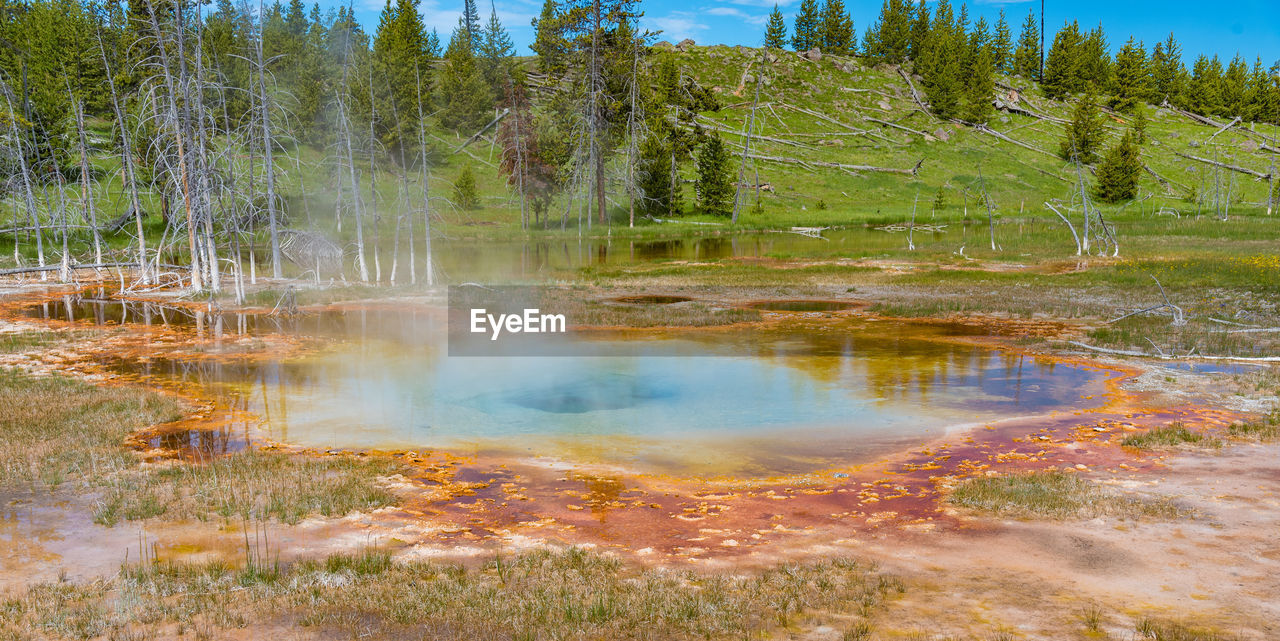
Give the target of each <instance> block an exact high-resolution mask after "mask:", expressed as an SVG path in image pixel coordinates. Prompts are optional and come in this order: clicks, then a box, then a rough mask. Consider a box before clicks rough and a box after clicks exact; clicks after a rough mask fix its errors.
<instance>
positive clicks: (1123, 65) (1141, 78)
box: [1111, 37, 1151, 112]
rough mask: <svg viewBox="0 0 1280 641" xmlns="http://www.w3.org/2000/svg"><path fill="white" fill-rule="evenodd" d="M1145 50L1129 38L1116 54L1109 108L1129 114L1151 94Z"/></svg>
mask: <svg viewBox="0 0 1280 641" xmlns="http://www.w3.org/2000/svg"><path fill="white" fill-rule="evenodd" d="M1150 79H1151V75H1150V73H1149V71H1148V67H1147V50H1146V48H1145V47H1143V46H1142V45H1141V44H1139V43H1138V42H1136V41H1134V39H1133V38H1132V37H1131V38H1129V41H1128V42H1126V43H1125V44H1124V47H1122V48H1121V49H1120V51H1119V52H1118V53H1117V54H1116V64H1115V74H1114V75H1113V76H1112V81H1111V107H1112V108H1113V109H1117V110H1119V111H1124V112H1131V111H1133V110H1134V109H1135V108H1136V107H1137V106H1138V104H1139V103H1141V102H1142V101H1143V100H1144V99H1145V98H1146V97H1147V96H1148V95H1150V93H1151V83H1150Z"/></svg>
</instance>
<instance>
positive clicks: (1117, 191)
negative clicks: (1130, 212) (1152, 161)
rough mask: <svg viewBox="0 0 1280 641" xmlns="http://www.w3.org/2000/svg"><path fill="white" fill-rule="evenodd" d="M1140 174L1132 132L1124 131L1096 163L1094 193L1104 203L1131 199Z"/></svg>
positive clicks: (1136, 187)
mask: <svg viewBox="0 0 1280 641" xmlns="http://www.w3.org/2000/svg"><path fill="white" fill-rule="evenodd" d="M1141 175H1142V158H1141V157H1140V156H1139V152H1138V143H1137V141H1136V140H1135V138H1134V135H1133V132H1125V134H1124V136H1123V137H1121V138H1120V142H1119V143H1117V144H1116V145H1115V146H1114V147H1112V148H1111V149H1110V150H1109V151H1107V155H1106V157H1105V158H1103V159H1102V163H1101V164H1099V165H1098V181H1097V183H1096V184H1095V185H1094V195H1095V196H1096V197H1097V198H1098V200H1101V201H1102V202H1106V203H1119V202H1124V201H1126V200H1132V199H1133V198H1134V197H1136V196H1137V195H1138V178H1139V177H1140V176H1141Z"/></svg>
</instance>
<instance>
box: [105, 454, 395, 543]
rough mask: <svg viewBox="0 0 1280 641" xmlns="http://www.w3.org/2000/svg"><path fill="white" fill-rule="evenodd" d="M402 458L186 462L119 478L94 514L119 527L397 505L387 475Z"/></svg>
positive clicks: (289, 517)
mask: <svg viewBox="0 0 1280 641" xmlns="http://www.w3.org/2000/svg"><path fill="white" fill-rule="evenodd" d="M399 470H400V466H399V464H398V463H396V462H394V461H391V460H388V459H384V458H379V457H368V458H365V457H356V456H345V455H339V456H328V457H323V458H316V457H311V456H301V455H291V454H285V453H280V452H263V451H260V450H249V451H246V452H243V453H240V454H236V455H233V456H228V457H225V458H216V459H213V460H211V461H208V462H205V463H182V464H177V465H174V466H171V467H167V468H164V469H161V470H157V471H151V472H145V473H138V474H132V475H128V476H125V477H122V478H120V479H118V480H116V481H115V482H113V483H112V484H111V485H110V486H109V487H108V489H107V491H106V492H105V493H104V496H103V498H102V499H101V500H100V502H99V504H98V508H97V511H96V512H95V514H94V520H95V521H97V522H99V523H102V524H106V525H111V524H114V523H116V522H118V521H119V520H121V519H123V520H137V519H144V518H149V517H152V516H158V515H160V514H165V515H168V516H172V517H175V518H196V519H207V518H209V517H210V516H217V517H221V518H224V519H226V518H232V517H238V518H243V519H257V518H275V519H278V520H280V521H282V522H284V523H297V522H298V521H299V520H301V519H303V518H305V517H307V516H310V515H313V514H319V515H323V516H342V515H345V514H348V513H350V512H353V511H357V510H370V509H375V508H379V507H383V506H386V505H392V504H394V503H395V500H396V499H395V495H393V494H392V493H391V492H390V491H388V490H387V489H385V488H384V487H382V486H381V485H380V484H379V479H380V478H382V477H386V476H389V475H392V474H395V473H397V472H398V471H399Z"/></svg>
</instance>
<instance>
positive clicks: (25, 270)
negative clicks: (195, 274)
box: [0, 263, 186, 276]
mask: <svg viewBox="0 0 1280 641" xmlns="http://www.w3.org/2000/svg"><path fill="white" fill-rule="evenodd" d="M137 266H138V263H93V264H90V265H79V264H74V263H73V264H70V265H68V266H67V269H112V268H116V267H137ZM160 267H163V268H165V269H173V270H179V269H186V268H185V267H180V266H178V265H160ZM61 269H62V265H61V264H58V265H45V266H44V267H17V268H11V269H0V276H13V275H14V274H35V273H38V272H55V271H59V270H61Z"/></svg>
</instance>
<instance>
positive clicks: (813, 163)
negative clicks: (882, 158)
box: [747, 154, 924, 176]
mask: <svg viewBox="0 0 1280 641" xmlns="http://www.w3.org/2000/svg"><path fill="white" fill-rule="evenodd" d="M747 157H748V158H751V159H753V160H763V161H765V162H776V163H781V164H784V165H801V166H804V167H810V168H812V167H829V168H832V169H844V170H847V171H872V172H879V173H885V174H901V175H903V176H915V175H917V174H918V173H919V172H920V166H921V165H923V164H924V159H923V158H921V159H920V162H917V163H916V166H915V167H912V168H911V169H899V168H897V167H875V166H872V165H847V164H844V163H838V162H825V161H821V160H799V159H797V158H786V157H784V156H762V155H759V154H747Z"/></svg>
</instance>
